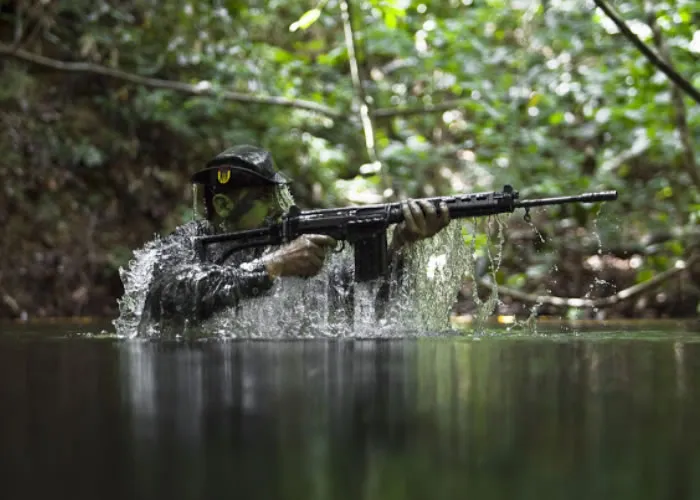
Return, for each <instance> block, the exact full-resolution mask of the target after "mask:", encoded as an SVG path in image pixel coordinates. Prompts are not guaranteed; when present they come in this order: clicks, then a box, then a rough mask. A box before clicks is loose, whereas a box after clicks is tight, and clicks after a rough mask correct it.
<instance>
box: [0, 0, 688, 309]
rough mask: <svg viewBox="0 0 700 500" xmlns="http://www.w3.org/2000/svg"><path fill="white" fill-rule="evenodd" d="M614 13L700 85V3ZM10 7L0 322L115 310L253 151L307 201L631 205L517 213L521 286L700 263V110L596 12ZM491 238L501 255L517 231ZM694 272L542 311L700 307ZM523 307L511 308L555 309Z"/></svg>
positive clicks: (535, 289) (506, 282)
mask: <svg viewBox="0 0 700 500" xmlns="http://www.w3.org/2000/svg"><path fill="white" fill-rule="evenodd" d="M343 5H347V6H348V8H349V14H350V20H351V23H350V24H351V26H352V28H353V30H352V31H353V35H354V55H355V57H354V58H352V57H349V54H351V53H352V51H349V50H348V47H349V39H348V38H347V37H346V34H347V27H348V26H347V23H344V18H343V8H342V7H343ZM613 5H614V7H615V9H616V10H617V12H619V13H620V15H621V16H622V17H623V18H624V19H625V20H626V21H627V23H628V25H629V26H630V27H631V28H632V30H633V31H634V32H635V33H636V34H637V35H638V36H639V37H640V38H641V39H642V40H643V41H644V42H645V43H647V44H648V45H649V46H650V47H652V48H654V50H656V51H657V52H659V53H660V54H661V55H662V56H663V57H666V58H667V61H668V62H670V63H671V64H672V66H673V67H674V68H675V69H676V70H677V71H678V72H679V73H680V74H681V75H683V76H684V77H685V78H686V79H687V80H689V81H690V82H691V83H692V84H693V85H694V86H695V87H696V88H700V64H699V60H700V1H694V0H678V1H671V2H653V3H650V2H644V1H641V0H634V1H624V2H622V1H616V2H614V3H613ZM0 14H1V15H2V18H1V20H0V41H1V44H0V102H1V104H2V105H1V106H0V123H1V124H2V130H3V133H2V134H1V135H0V182H1V183H2V188H0V224H2V227H3V238H2V243H1V245H2V251H1V252H0V299H1V300H0V317H4V318H13V317H22V318H33V317H47V316H78V315H80V316H83V315H91V316H110V315H114V314H115V312H116V298H117V297H118V296H119V295H120V294H121V292H122V288H121V282H120V279H119V268H120V266H124V265H125V264H127V262H128V260H129V259H130V258H131V256H132V251H133V250H134V249H136V248H138V247H140V246H141V245H142V244H143V243H145V242H146V241H148V240H150V239H152V238H153V237H154V236H155V235H158V234H163V235H164V234H167V233H168V232H170V231H171V230H173V229H174V228H175V227H176V226H177V225H178V224H180V223H182V222H183V221H186V220H189V219H190V218H191V217H192V214H193V210H192V207H193V203H192V188H191V186H190V184H189V182H188V178H189V175H190V174H191V173H192V172H193V171H195V170H197V169H198V168H200V167H201V166H202V164H203V163H204V162H205V161H206V160H208V159H209V158H210V157H212V156H213V155H215V154H217V153H218V152H220V151H221V150H223V149H224V148H226V147H229V146H231V145H234V144H241V143H250V144H257V145H260V146H264V147H266V148H269V149H270V150H271V151H273V153H274V157H275V160H276V162H277V163H278V165H279V166H280V168H281V169H282V170H284V171H285V172H286V173H288V174H289V175H291V176H292V177H293V178H294V180H295V184H294V193H295V195H296V198H297V202H298V204H299V205H300V206H301V207H303V208H308V207H323V206H338V205H347V204H351V203H363V202H367V201H371V202H374V201H378V200H382V199H386V200H396V199H401V198H406V197H419V196H434V195H447V194H451V193H459V192H469V191H485V190H489V191H490V190H500V189H501V188H502V187H503V185H504V184H512V185H513V186H514V187H515V188H516V189H518V190H519V191H520V193H521V197H522V198H528V197H539V196H553V195H559V194H574V193H577V192H582V191H592V190H607V189H617V190H618V191H619V199H618V200H617V201H616V202H611V203H606V204H604V205H602V206H600V205H594V206H589V205H578V206H567V207H558V208H550V209H546V210H544V209H542V210H535V211H533V214H532V215H533V222H532V225H529V224H527V223H526V222H525V221H524V220H523V217H522V214H520V215H512V216H509V217H507V218H504V219H503V220H504V221H506V223H507V228H506V230H505V238H506V241H505V246H504V247H503V256H502V261H501V265H500V267H499V268H498V269H497V270H496V269H493V268H492V269H491V271H495V278H496V279H497V281H498V283H499V285H501V286H503V287H507V288H508V289H509V290H511V291H516V292H517V291H520V292H522V293H527V294H540V295H557V296H563V297H587V298H591V299H595V298H597V297H603V296H607V295H611V294H614V293H617V292H619V291H620V290H623V289H625V288H628V287H630V286H634V285H635V284H640V283H644V282H645V281H646V280H649V279H651V278H653V277H654V276H657V275H659V273H664V272H666V273H669V270H673V269H675V267H674V266H676V263H677V261H679V260H680V261H687V259H689V258H691V257H692V255H693V252H694V251H697V248H698V242H699V240H700V237H699V235H700V230H699V229H698V219H699V218H700V195H699V194H698V193H699V189H698V188H699V187H700V180H699V179H700V165H699V164H700V157H699V155H698V153H697V149H696V148H695V147H694V144H696V143H697V141H698V139H699V138H700V106H699V105H698V104H697V103H695V102H694V101H693V100H692V99H691V98H689V97H687V96H685V95H684V94H682V93H681V92H680V91H679V90H677V89H676V88H675V87H674V86H673V85H672V84H671V83H670V81H669V80H668V79H667V78H666V77H665V76H664V75H663V73H662V72H660V71H659V70H657V69H656V68H655V67H654V66H653V65H652V64H651V63H650V62H649V61H648V60H647V59H646V58H645V57H644V56H643V55H642V54H641V53H640V52H639V51H638V50H637V49H636V48H635V47H634V46H633V45H632V44H630V43H629V41H628V40H627V39H625V38H624V36H623V35H622V34H620V33H619V31H618V30H617V28H616V27H615V26H614V24H613V23H612V22H611V21H610V20H609V19H608V18H607V17H606V16H605V15H604V14H603V13H602V12H601V11H600V10H599V9H596V8H595V6H594V5H593V3H592V2H590V1H584V0H572V1H568V0H540V1H525V0H520V1H498V0H486V1H478V0H459V1H457V0H440V1H429V0H426V1H413V0H370V1H357V0H355V1H353V2H350V3H349V4H343V3H342V2H338V1H335V0H327V1H324V0H321V1H319V2H314V1H307V0H284V1H282V0H269V1H268V0H266V1H260V0H258V1H249V2H242V1H240V2H239V1H224V0H220V1H215V0H211V1H207V2H192V1H184V0H167V1H162V2H157V1H154V0H150V1H148V0H131V1H120V2H117V1H110V2H106V1H96V0H90V1H89V0H61V1H29V0H25V1H11V2H10V1H4V2H0ZM355 63H356V65H357V69H358V72H357V77H358V78H353V71H351V69H352V66H353V64H355ZM363 106H366V109H368V113H367V114H366V117H367V119H366V120H363V116H364V115H363ZM533 225H534V226H535V227H533ZM473 229H475V230H476V237H477V243H478V245H477V250H478V252H479V256H480V257H482V258H483V259H485V262H487V263H488V258H487V256H488V252H489V251H491V252H496V251H497V247H498V245H499V242H498V241H497V239H494V238H490V239H489V238H487V236H492V237H493V236H495V235H496V232H497V228H495V225H494V224H488V223H487V221H481V222H480V223H479V224H477V226H476V227H475V228H473ZM465 234H467V236H468V237H471V236H470V235H469V233H468V232H467V233H465ZM540 235H541V238H540ZM691 262H692V261H691ZM486 268H488V265H487V266H486ZM670 274H671V275H670V276H669V277H668V278H667V279H664V280H662V282H661V283H660V284H659V285H658V286H655V287H649V288H648V289H645V290H644V292H643V293H639V294H635V295H634V296H633V297H632V298H631V299H629V300H621V301H619V303H617V304H615V305H614V306H613V307H609V308H606V309H604V310H603V312H601V311H596V310H595V309H582V310H579V309H571V308H567V307H558V306H554V305H547V304H545V305H543V306H542V307H541V308H540V312H541V313H542V314H550V315H560V316H569V317H571V316H577V317H595V316H596V315H598V316H600V315H601V314H603V313H604V314H605V315H606V316H608V317H610V316H620V317H641V316H644V317H664V316H672V317H678V316H693V315H697V314H698V299H699V297H700V290H699V289H698V277H700V269H698V265H697V264H695V265H691V266H689V268H688V269H685V270H682V271H681V272H676V271H670ZM664 276H665V275H664ZM473 286H474V282H473V281H472V280H469V279H467V280H465V284H464V290H463V292H462V295H463V296H462V298H461V299H462V300H460V302H459V304H458V305H457V307H456V309H455V311H456V312H469V311H470V307H471V305H470V304H471V302H470V300H471V297H472V287H473ZM477 291H478V293H479V294H484V293H488V290H485V289H483V288H482V287H480V288H479V289H478V290H477ZM502 300H503V304H502V305H501V306H500V307H499V310H498V311H497V312H498V313H501V314H511V313H513V314H526V313H527V312H528V311H529V308H530V307H531V306H532V304H531V303H528V301H527V300H525V299H522V300H520V299H518V298H516V297H514V296H513V294H510V295H509V294H507V293H504V294H503V295H502Z"/></svg>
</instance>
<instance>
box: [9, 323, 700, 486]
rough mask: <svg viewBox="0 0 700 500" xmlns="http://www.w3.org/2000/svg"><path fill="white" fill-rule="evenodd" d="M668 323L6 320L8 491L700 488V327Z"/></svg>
mask: <svg viewBox="0 0 700 500" xmlns="http://www.w3.org/2000/svg"><path fill="white" fill-rule="evenodd" d="M658 333H659V332H654V335H649V336H647V337H644V336H643V335H641V337H639V338H635V336H634V335H630V336H626V337H621V338H616V339H613V338H610V337H605V336H601V335H602V334H601V332H597V333H596V332H587V333H585V334H584V333H581V336H578V337H577V336H576V335H569V337H568V338H565V337H564V336H562V337H560V338H558V339H557V340H558V341H556V342H552V341H551V338H552V337H547V336H546V335H545V334H541V336H529V337H528V336H525V335H516V334H512V335H510V337H509V336H508V335H506V336H498V335H495V334H494V335H488V334H486V335H470V336H466V337H465V338H454V337H452V338H443V339H439V338H438V339H436V338H429V339H410V340H406V339H404V340H399V339H396V340H366V341H358V340H303V341H301V340H290V341H275V342H272V341H205V342H195V343H185V342H180V343H177V342H153V341H137V340H128V341H127V340H119V339H114V338H104V339H95V338H92V339H86V338H71V339H68V340H56V339H54V340H49V339H45V338H44V339H42V338H41V337H36V336H35V337H33V338H31V339H27V338H25V339H24V340H22V341H20V340H18V339H17V338H16V337H14V336H13V337H10V336H0V377H2V380H3V384H2V385H0V408H2V410H1V411H0V442H1V443H2V446H1V447H0V462H1V463H2V464H3V465H2V469H0V471H1V472H0V474H1V475H2V477H1V481H0V495H1V497H2V498H4V499H15V498H71V499H77V498H91V499H94V498H100V499H103V498H149V499H152V498H168V499H172V498H192V499H201V498H266V499H268V498H283V499H393V498H395V499H399V498H401V499H413V498H415V499H426V498H430V499H439V498H494V499H495V498H523V499H525V498H533V499H538V500H539V499H542V498H567V499H579V498H580V499H590V498H615V499H624V498H629V499H652V498H653V499H659V498H668V499H681V498H698V497H700V446H699V445H700V434H699V432H698V430H697V422H698V421H699V420H698V417H700V400H699V399H698V390H697V388H698V385H699V384H700V344H698V343H696V342H695V341H694V338H695V335H694V334H693V333H692V332H676V335H672V336H670V337H666V338H665V337H663V336H662V335H659V334H658ZM596 335H598V336H596ZM640 339H641V340H646V341H640ZM591 340H596V341H591ZM597 340H604V341H597Z"/></svg>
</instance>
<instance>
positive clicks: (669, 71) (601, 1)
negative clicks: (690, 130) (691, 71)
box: [593, 0, 700, 104]
mask: <svg viewBox="0 0 700 500" xmlns="http://www.w3.org/2000/svg"><path fill="white" fill-rule="evenodd" d="M593 2H594V3H595V4H596V5H597V6H598V7H599V8H600V10H602V11H603V12H605V15H607V16H608V17H609V18H610V20H611V21H612V22H613V23H615V26H617V27H618V29H619V30H620V31H621V32H622V33H623V34H624V35H625V36H626V37H627V39H628V40H629V41H630V42H632V43H633V44H634V46H635V47H637V48H638V49H639V50H640V52H641V53H642V54H644V55H645V56H646V58H647V59H649V62H651V63H652V64H653V65H654V66H656V67H657V68H658V69H660V70H661V71H663V72H664V73H665V74H666V76H667V77H669V78H670V79H671V81H672V82H673V83H675V84H676V85H678V87H680V88H681V89H683V90H684V91H685V92H686V93H687V94H688V95H689V96H690V97H692V98H693V99H694V100H695V102H697V103H698V104H700V91H698V89H696V88H695V87H693V85H692V84H691V83H690V82H689V81H688V80H686V79H685V78H683V77H682V76H681V75H679V74H678V73H677V72H676V70H674V69H673V68H672V67H671V66H669V65H668V64H667V63H666V62H665V61H663V60H662V59H661V58H660V57H659V56H658V55H657V54H656V53H655V52H654V51H653V50H652V49H651V48H650V47H649V46H647V45H646V44H645V43H644V42H642V41H641V40H640V39H639V38H638V37H637V35H635V34H634V33H633V32H632V30H631V29H630V28H629V26H627V24H626V23H625V21H624V20H622V18H621V17H620V16H618V15H617V14H616V13H615V11H614V10H613V9H612V7H610V6H609V5H608V4H607V2H606V1H605V0H593Z"/></svg>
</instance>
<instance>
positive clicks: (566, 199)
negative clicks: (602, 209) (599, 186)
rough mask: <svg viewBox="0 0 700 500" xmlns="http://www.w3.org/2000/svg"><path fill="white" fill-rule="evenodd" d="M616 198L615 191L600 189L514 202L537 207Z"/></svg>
mask: <svg viewBox="0 0 700 500" xmlns="http://www.w3.org/2000/svg"><path fill="white" fill-rule="evenodd" d="M616 199H617V191H600V192H597V193H583V194H579V195H575V196H557V197H554V198H540V199H534V200H520V201H516V202H515V208H530V207H539V206H542V205H561V204H563V203H595V202H598V201H610V200H616Z"/></svg>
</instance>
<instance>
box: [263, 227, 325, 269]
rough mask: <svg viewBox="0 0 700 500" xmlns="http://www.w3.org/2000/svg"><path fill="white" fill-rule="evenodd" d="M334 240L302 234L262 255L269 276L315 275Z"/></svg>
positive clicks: (317, 235)
mask: <svg viewBox="0 0 700 500" xmlns="http://www.w3.org/2000/svg"><path fill="white" fill-rule="evenodd" d="M335 244H336V240H335V239H333V238H331V237H330V236H326V235H322V234H304V235H301V236H300V237H299V238H297V239H295V240H294V241H291V242H290V243H288V244H286V245H284V246H283V247H281V248H280V249H278V250H276V251H274V252H272V253H271V254H269V255H267V256H266V257H263V262H264V264H265V268H266V269H267V272H268V274H269V275H270V276H272V277H276V276H301V277H309V276H314V275H316V274H317V273H318V272H319V271H320V270H321V267H322V266H323V262H324V260H325V258H326V254H327V253H328V251H329V250H330V249H332V248H333V247H334V246H335Z"/></svg>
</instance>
